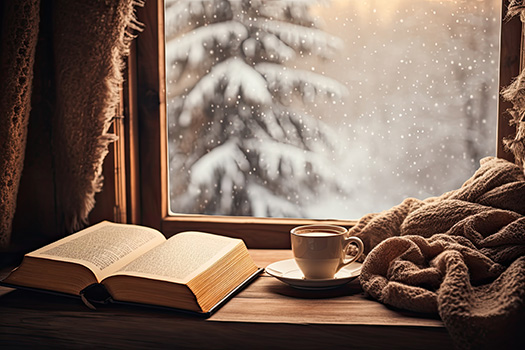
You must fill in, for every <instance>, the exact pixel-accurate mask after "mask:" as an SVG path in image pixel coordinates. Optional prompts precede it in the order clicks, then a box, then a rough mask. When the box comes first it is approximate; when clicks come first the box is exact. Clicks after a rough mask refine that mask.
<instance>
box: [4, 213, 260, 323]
mask: <svg viewBox="0 0 525 350" xmlns="http://www.w3.org/2000/svg"><path fill="white" fill-rule="evenodd" d="M259 271H260V269H258V268H257V266H256V265H255V263H254V262H253V260H252V258H251V257H250V255H249V253H248V250H247V248H246V246H245V244H244V242H243V241H242V240H240V239H236V238H229V237H223V236H218V235H213V234H209V233H202V232H182V233H179V234H176V235H174V236H173V237H171V238H170V239H168V240H166V238H165V237H164V235H162V234H161V233H160V232H158V231H156V230H154V229H152V228H148V227H143V226H138V225H129V224H115V223H111V222H107V221H104V222H101V223H99V224H96V225H94V226H92V227H89V228H87V229H84V230H82V231H80V232H77V233H75V234H73V235H70V236H68V237H66V238H63V239H61V240H59V241H57V242H55V243H52V244H49V245H47V246H45V247H43V248H40V249H38V250H35V251H33V252H31V253H28V254H26V255H25V256H24V259H23V261H22V263H21V265H20V266H19V267H18V268H17V269H15V270H14V271H13V272H11V274H9V276H7V278H6V279H4V280H3V281H2V282H3V284H5V285H10V286H20V287H28V288H37V289H43V290H47V291H53V292H61V293H66V294H73V295H81V296H82V295H83V293H84V292H85V291H86V290H88V289H89V288H90V287H92V286H100V285H102V286H104V287H105V289H106V290H107V292H108V293H109V296H110V297H111V299H112V300H113V301H117V302H132V303H140V304H150V305H158V306H166V307H171V308H177V309H183V310H189V311H195V312H198V313H203V314H207V313H208V314H209V313H210V312H211V311H212V310H214V309H215V308H216V307H217V306H218V305H220V304H221V302H222V301H224V300H225V299H227V297H228V296H229V295H230V294H231V293H232V292H234V291H235V290H236V289H237V288H238V287H239V286H241V285H243V284H245V283H247V282H248V281H250V280H251V278H252V277H255V276H256V275H257V274H258V272H259Z"/></svg>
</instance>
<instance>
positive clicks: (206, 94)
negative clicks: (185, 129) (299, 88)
mask: <svg viewBox="0 0 525 350" xmlns="http://www.w3.org/2000/svg"><path fill="white" fill-rule="evenodd" d="M218 91H220V92H222V97H223V101H218V103H225V104H233V103H235V101H237V98H238V96H240V95H242V97H243V99H244V100H245V101H248V102H251V103H253V104H259V105H266V104H270V103H271V102H272V96H271V95H270V93H269V91H268V88H267V84H266V81H265V80H264V78H263V77H262V76H261V75H260V74H259V73H258V72H257V71H256V70H255V69H253V68H252V67H250V66H249V65H247V64H246V63H244V62H243V61H242V60H240V59H236V58H230V59H228V60H226V61H224V62H221V63H219V64H217V65H215V66H214V67H213V69H212V70H211V72H210V73H209V74H207V75H205V76H204V77H203V78H202V79H201V80H200V81H199V82H198V83H197V84H196V85H195V86H194V87H193V89H192V90H191V91H190V93H189V94H188V95H187V96H186V99H185V101H184V106H183V110H182V112H181V114H180V116H179V123H180V125H181V126H188V125H190V123H191V120H192V116H193V112H194V111H195V110H198V109H201V108H202V107H203V106H209V105H210V101H213V100H214V98H215V97H216V95H217V92H218Z"/></svg>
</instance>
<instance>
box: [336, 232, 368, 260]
mask: <svg viewBox="0 0 525 350" xmlns="http://www.w3.org/2000/svg"><path fill="white" fill-rule="evenodd" d="M350 243H355V244H357V249H358V251H357V254H356V255H354V256H352V257H351V258H350V259H346V257H347V256H348V255H349V254H348V253H349V251H348V250H349V248H350ZM364 250H365V245H364V244H363V241H362V240H361V239H359V237H354V236H351V237H348V238H345V248H344V249H343V251H344V253H345V257H344V258H343V261H342V262H341V265H340V267H343V266H344V265H348V264H350V263H352V262H354V261H356V260H357V259H359V257H360V256H361V254H363V252H364Z"/></svg>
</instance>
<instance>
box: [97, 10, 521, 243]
mask: <svg viewBox="0 0 525 350" xmlns="http://www.w3.org/2000/svg"><path fill="white" fill-rule="evenodd" d="M502 3H503V6H504V7H503V8H504V9H506V8H507V6H508V0H507V1H506V0H502ZM503 12H504V13H503V17H504V16H505V12H506V11H505V10H504V11H503ZM137 16H138V19H139V21H140V22H142V23H143V24H144V30H143V31H142V33H140V34H139V35H138V37H137V39H136V40H135V41H134V45H133V47H132V51H131V55H130V58H129V60H128V65H127V67H128V69H127V81H126V84H125V85H124V88H123V101H122V102H123V106H124V108H123V111H122V112H123V115H124V116H125V118H123V120H122V121H120V120H118V121H117V122H118V123H121V122H122V125H121V124H119V126H118V128H120V129H121V130H122V133H121V136H120V137H121V139H120V141H119V142H118V143H117V144H116V146H115V147H114V149H113V152H111V153H110V155H109V156H108V158H110V160H109V161H107V162H108V163H109V164H110V165H109V166H108V168H111V167H113V169H114V170H115V171H114V172H113V174H114V179H113V181H110V182H112V183H113V186H110V187H114V189H113V188H112V189H111V190H110V191H109V192H112V195H111V197H112V198H113V201H119V203H116V204H115V205H114V207H117V208H118V210H113V212H114V213H113V217H114V220H115V221H126V222H129V223H137V224H143V225H146V226H151V227H154V228H157V229H159V230H161V231H162V232H163V233H164V234H165V235H166V236H171V235H173V234H175V233H178V232H181V231H185V230H201V231H207V232H213V233H217V234H222V235H227V236H232V237H240V238H243V239H244V240H245V242H246V244H247V245H248V247H250V248H289V246H290V241H289V235H288V232H289V230H290V229H291V228H292V227H294V226H297V225H302V224H308V223H317V222H323V223H330V224H339V225H344V226H347V227H349V226H352V225H353V224H355V220H307V219H273V218H254V217H226V216H204V215H175V216H170V215H169V211H168V197H167V183H168V179H167V176H168V172H167V164H166V163H167V147H166V145H167V139H166V138H167V137H166V132H164V131H163V130H166V116H165V111H166V108H165V106H166V100H165V81H164V78H163V77H164V67H165V64H164V63H165V62H164V47H163V45H162V44H159V43H161V40H162V42H163V20H164V17H163V1H162V0H149V1H146V3H145V5H144V7H143V8H139V9H138V10H137ZM522 27H523V26H522V23H521V21H520V20H519V18H514V19H512V20H510V21H503V20H502V32H501V48H500V49H501V56H500V57H501V59H500V83H499V86H500V87H503V86H507V85H508V84H510V82H511V81H512V79H513V78H514V77H516V76H517V75H518V74H519V72H520V70H521V62H522V56H521V51H522V49H521V48H522V30H523V28H522ZM510 107H511V106H510V104H509V103H508V102H506V101H503V100H502V99H501V97H500V100H499V105H498V125H497V142H498V144H497V156H498V157H501V158H505V159H507V160H510V161H513V157H512V155H511V154H509V153H508V152H506V151H505V150H504V148H503V144H502V139H503V138H505V137H508V136H509V135H511V134H513V133H514V132H515V130H514V128H513V127H511V126H510V125H509V119H510V115H509V114H508V113H506V110H507V109H508V108H510ZM118 128H117V127H116V128H115V129H116V130H117V129H118ZM119 143H120V144H119ZM115 151H116V152H115ZM122 153H124V155H122ZM117 168H118V171H117V170H116V169H117ZM106 179H107V176H106ZM106 181H107V180H106ZM113 190H114V191H113ZM115 193H117V194H115ZM106 196H109V195H108V194H106Z"/></svg>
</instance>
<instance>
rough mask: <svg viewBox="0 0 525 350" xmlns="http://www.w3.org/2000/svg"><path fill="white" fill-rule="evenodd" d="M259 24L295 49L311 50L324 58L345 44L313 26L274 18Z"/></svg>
mask: <svg viewBox="0 0 525 350" xmlns="http://www.w3.org/2000/svg"><path fill="white" fill-rule="evenodd" d="M258 25H259V26H260V30H262V31H264V32H267V33H271V34H274V35H275V36H277V37H278V38H279V39H280V40H282V41H283V42H284V43H285V44H286V45H288V46H290V47H292V48H294V49H295V50H299V51H304V52H311V53H312V54H315V55H316V56H319V57H323V58H328V57H331V56H332V55H333V54H334V53H335V52H337V51H339V50H340V49H341V47H342V46H343V42H342V40H341V39H339V38H337V37H335V36H333V35H330V34H328V33H326V32H323V31H322V30H319V29H316V28H312V27H303V26H301V25H297V24H293V23H286V22H281V21H273V20H268V21H263V22H261V23H260V24H258Z"/></svg>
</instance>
